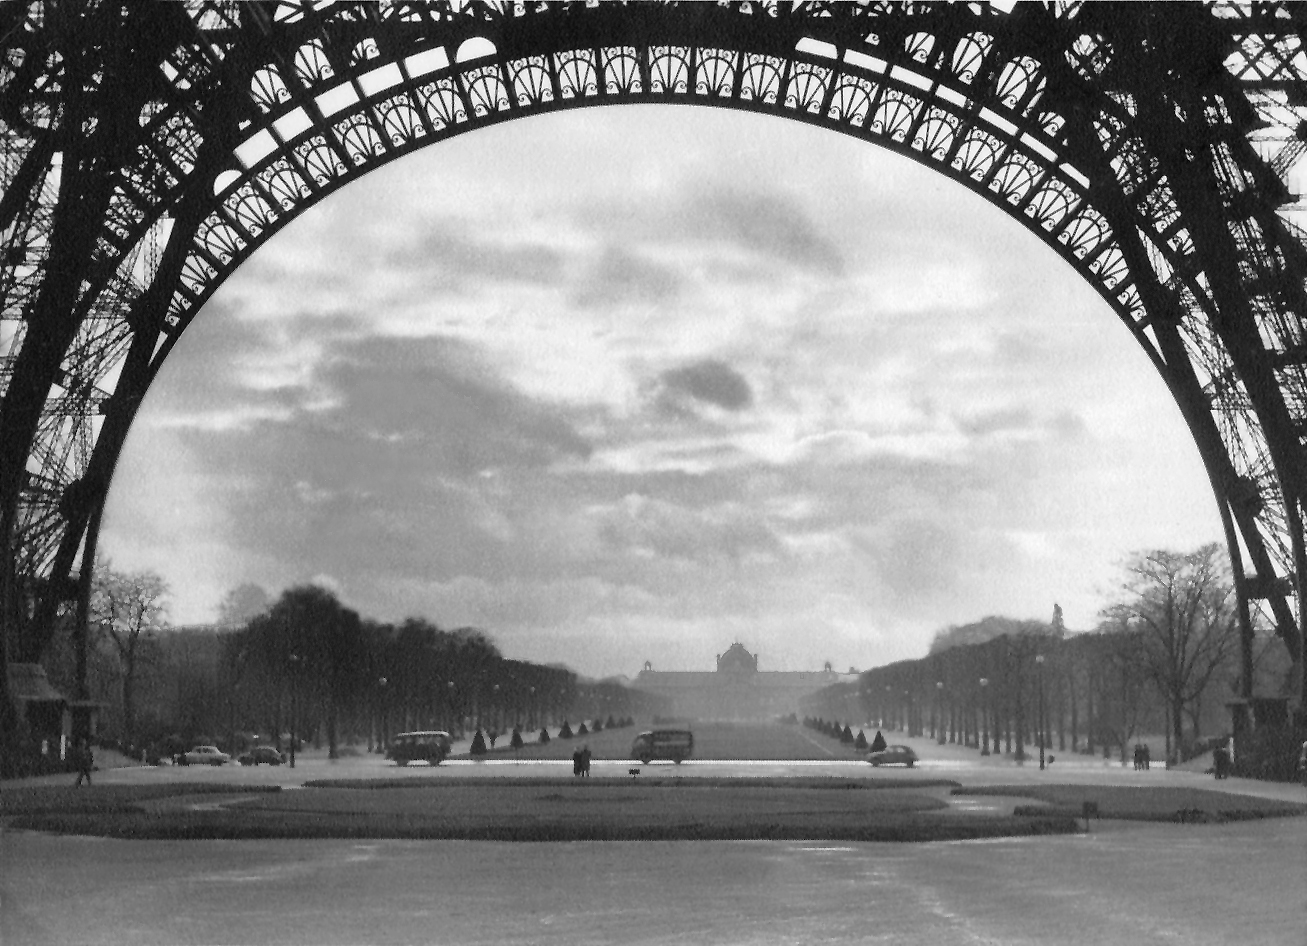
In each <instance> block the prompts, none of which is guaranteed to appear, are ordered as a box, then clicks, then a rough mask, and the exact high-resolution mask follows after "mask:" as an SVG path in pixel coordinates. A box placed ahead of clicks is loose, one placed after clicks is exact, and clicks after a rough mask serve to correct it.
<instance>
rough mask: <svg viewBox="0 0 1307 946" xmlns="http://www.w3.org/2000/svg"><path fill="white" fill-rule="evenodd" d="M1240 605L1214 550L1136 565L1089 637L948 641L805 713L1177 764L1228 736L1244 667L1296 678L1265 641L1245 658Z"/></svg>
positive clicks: (1003, 747) (974, 628) (989, 629)
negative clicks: (1159, 757)
mask: <svg viewBox="0 0 1307 946" xmlns="http://www.w3.org/2000/svg"><path fill="white" fill-rule="evenodd" d="M1237 606H1238V602H1237V599H1236V596H1235V592H1234V585H1233V580H1232V578H1231V575H1230V569H1229V564H1228V560H1227V558H1226V555H1225V552H1224V550H1222V549H1221V548H1220V547H1219V546H1216V545H1206V546H1203V547H1202V548H1200V549H1197V550H1196V551H1193V552H1189V553H1179V552H1172V551H1165V550H1158V551H1149V552H1142V553H1138V554H1135V555H1133V556H1131V557H1130V559H1129V560H1128V561H1127V563H1126V564H1125V566H1124V578H1123V580H1122V583H1121V585H1120V588H1119V589H1118V592H1117V596H1116V600H1115V601H1113V603H1111V604H1109V605H1108V606H1107V607H1106V608H1104V609H1103V610H1102V612H1101V613H1100V620H1099V623H1098V625H1097V626H1096V627H1095V628H1094V629H1093V630H1092V631H1089V632H1085V633H1070V632H1068V631H1067V629H1066V627H1065V625H1064V623H1063V620H1062V614H1061V609H1060V608H1058V607H1057V606H1056V605H1055V606H1054V613H1053V617H1052V619H1051V620H1049V621H1047V622H1043V621H1032V620H1016V619H1012V618H1004V617H990V618H986V619H984V620H983V621H980V622H976V623H974V624H969V625H964V626H961V627H953V628H948V629H945V630H944V631H941V632H940V633H939V634H937V635H936V637H935V640H934V642H933V644H932V647H931V650H930V653H928V654H927V655H926V656H925V657H921V658H917V659H912V660H904V661H899V662H897V663H893V664H889V665H887V666H882V667H878V668H875V669H873V670H869V671H867V672H866V673H864V674H862V675H861V677H860V678H859V679H858V681H857V682H856V683H846V684H837V685H835V686H833V687H829V688H827V689H826V690H823V691H822V692H820V693H819V694H816V695H814V696H813V697H812V698H810V699H809V700H808V701H807V703H806V704H805V707H804V710H805V712H808V713H811V714H812V715H819V716H823V717H829V718H836V719H844V720H865V721H870V722H872V723H874V724H875V725H877V726H880V727H883V728H887V729H891V730H900V731H903V732H905V733H908V734H910V735H913V736H927V735H928V736H929V737H931V738H933V739H936V740H938V741H939V742H941V743H955V744H960V745H964V746H969V747H973V748H976V749H977V750H978V751H980V752H981V753H984V754H988V753H991V752H992V753H998V752H1002V753H1004V754H1007V755H1011V756H1013V757H1015V758H1027V757H1029V756H1030V755H1031V754H1032V753H1033V752H1035V751H1037V747H1039V746H1040V745H1042V746H1043V747H1044V750H1045V752H1047V753H1051V752H1054V751H1057V752H1066V751H1071V752H1081V753H1096V752H1101V753H1102V754H1103V755H1104V757H1107V756H1109V755H1111V754H1113V753H1116V754H1119V756H1120V758H1121V761H1122V762H1124V761H1125V759H1126V756H1127V752H1128V751H1129V748H1130V747H1131V745H1132V743H1134V742H1135V741H1136V740H1137V739H1139V738H1141V737H1143V736H1145V735H1156V734H1161V735H1162V736H1163V738H1164V741H1165V746H1166V748H1165V751H1166V757H1167V760H1168V761H1169V762H1175V761H1178V760H1180V759H1182V758H1184V757H1187V756H1189V755H1191V754H1193V753H1196V752H1197V751H1200V750H1202V749H1204V748H1207V747H1208V743H1209V741H1210V740H1209V739H1208V738H1207V737H1210V736H1215V735H1217V734H1224V733H1226V732H1228V731H1229V726H1230V716H1229V713H1228V710H1227V708H1226V703H1227V702H1229V701H1232V700H1234V699H1235V698H1236V697H1237V696H1238V694H1239V693H1240V692H1242V691H1243V687H1242V686H1241V680H1240V675H1241V672H1242V671H1241V668H1242V667H1243V666H1245V665H1246V664H1247V663H1250V664H1251V665H1252V668H1253V673H1254V675H1255V677H1258V676H1259V677H1260V683H1259V686H1258V688H1259V689H1261V690H1263V691H1270V692H1280V690H1281V688H1282V685H1283V684H1284V683H1285V681H1286V680H1287V676H1286V674H1288V673H1289V672H1290V670H1291V667H1290V664H1289V661H1288V659H1287V656H1286V655H1285V654H1284V653H1283V648H1282V647H1277V646H1275V639H1274V637H1273V635H1270V634H1269V633H1268V634H1265V635H1264V636H1262V637H1259V638H1258V640H1257V641H1256V642H1255V647H1254V651H1255V653H1254V654H1253V659H1252V660H1250V661H1247V662H1245V661H1243V660H1242V659H1241V654H1240V648H1241V636H1240V632H1239V620H1238V614H1237V611H1236V608H1237Z"/></svg>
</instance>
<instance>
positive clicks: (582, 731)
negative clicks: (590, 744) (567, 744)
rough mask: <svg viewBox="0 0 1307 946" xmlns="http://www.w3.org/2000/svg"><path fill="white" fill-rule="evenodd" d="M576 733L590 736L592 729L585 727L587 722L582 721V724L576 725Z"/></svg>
mask: <svg viewBox="0 0 1307 946" xmlns="http://www.w3.org/2000/svg"><path fill="white" fill-rule="evenodd" d="M576 734H577V735H578V736H588V735H589V734H590V730H588V729H586V728H585V723H584V722H583V723H581V725H580V726H577V727H576Z"/></svg>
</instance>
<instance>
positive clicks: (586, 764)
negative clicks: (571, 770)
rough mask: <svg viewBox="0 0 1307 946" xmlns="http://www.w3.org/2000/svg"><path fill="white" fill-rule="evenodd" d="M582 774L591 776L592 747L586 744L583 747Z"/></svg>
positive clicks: (586, 776)
mask: <svg viewBox="0 0 1307 946" xmlns="http://www.w3.org/2000/svg"><path fill="white" fill-rule="evenodd" d="M581 775H582V776H583V777H584V778H589V777H590V747H589V746H584V747H582V749H581Z"/></svg>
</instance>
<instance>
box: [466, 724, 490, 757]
mask: <svg viewBox="0 0 1307 946" xmlns="http://www.w3.org/2000/svg"><path fill="white" fill-rule="evenodd" d="M469 751H470V752H471V753H472V754H473V755H485V754H486V737H485V736H483V735H481V730H479V729H478V730H477V732H476V735H475V736H473V737H472V748H471V749H470V750H469Z"/></svg>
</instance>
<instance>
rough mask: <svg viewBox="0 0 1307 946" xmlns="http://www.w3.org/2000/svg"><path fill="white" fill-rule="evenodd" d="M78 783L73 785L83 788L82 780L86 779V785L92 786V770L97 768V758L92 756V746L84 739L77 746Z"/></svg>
mask: <svg viewBox="0 0 1307 946" xmlns="http://www.w3.org/2000/svg"><path fill="white" fill-rule="evenodd" d="M76 761H77V781H76V782H74V783H73V787H74V788H81V787H82V779H86V784H87V785H90V784H91V769H93V768H94V767H95V756H94V755H92V754H91V744H90V743H89V742H87V741H86V740H85V739H83V740H82V741H81V742H79V743H78V744H77V760H76Z"/></svg>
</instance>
